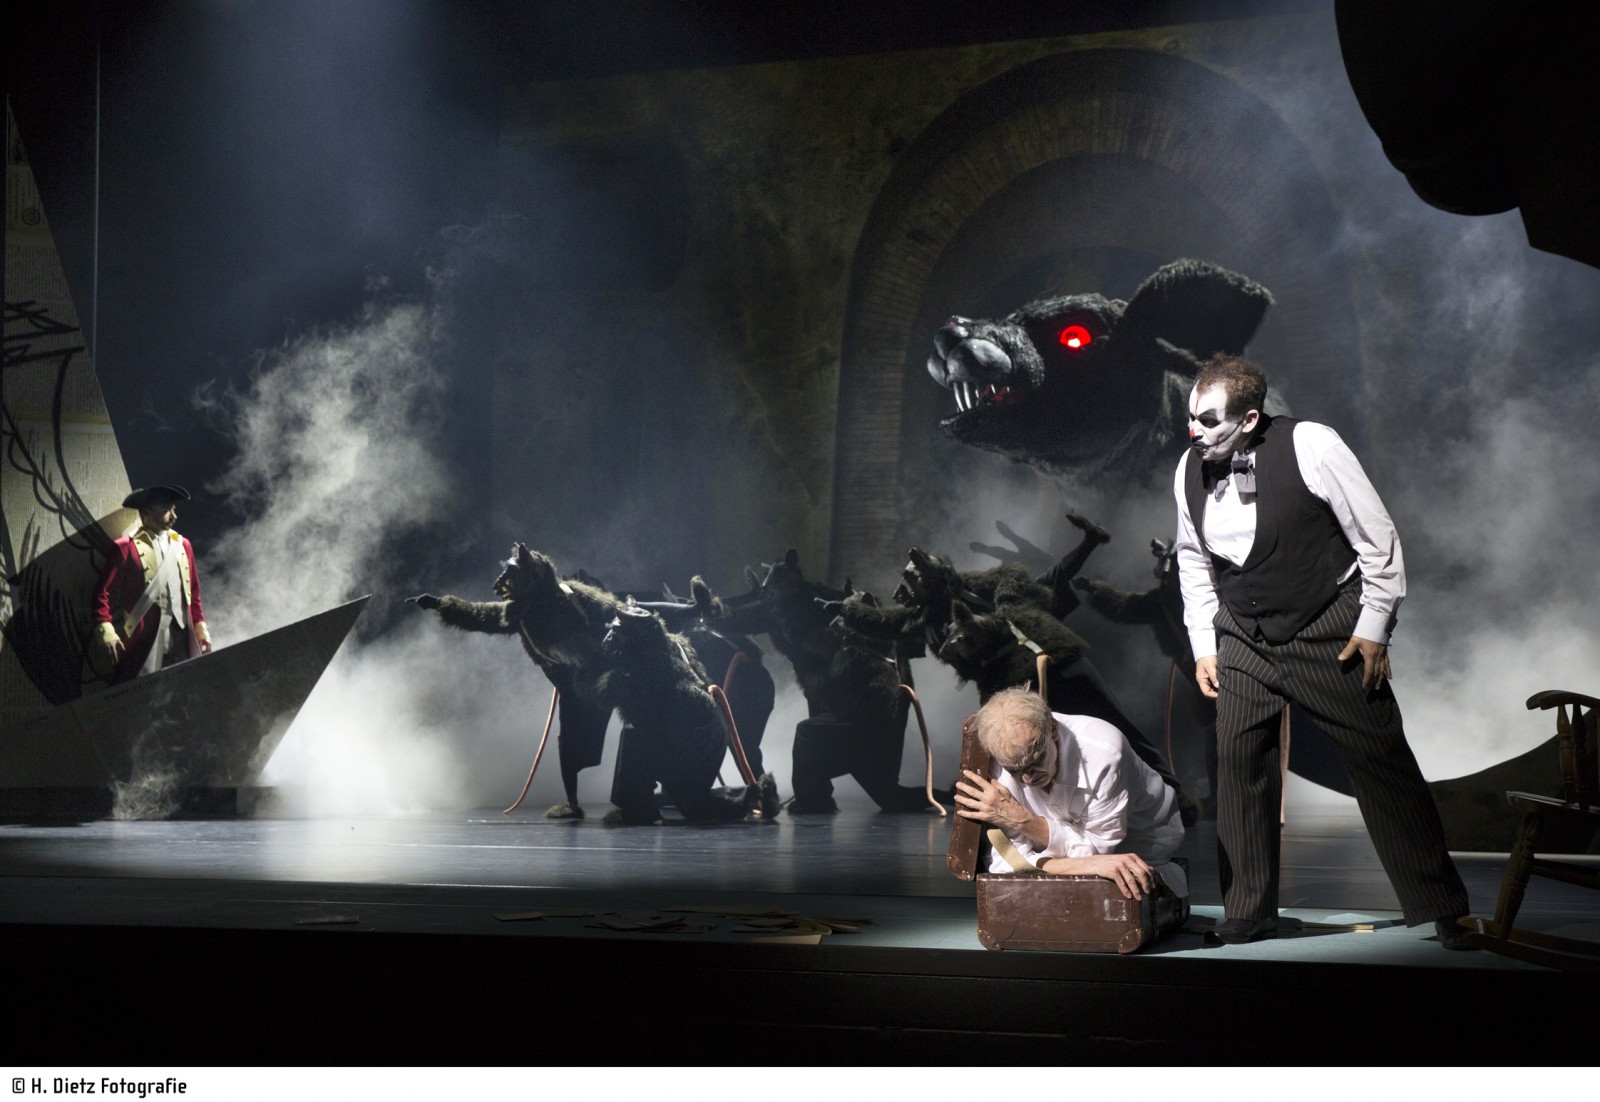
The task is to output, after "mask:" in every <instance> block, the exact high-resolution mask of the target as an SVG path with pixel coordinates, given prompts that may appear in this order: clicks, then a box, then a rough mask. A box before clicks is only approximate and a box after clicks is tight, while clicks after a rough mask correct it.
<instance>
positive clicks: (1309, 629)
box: [1173, 356, 1468, 949]
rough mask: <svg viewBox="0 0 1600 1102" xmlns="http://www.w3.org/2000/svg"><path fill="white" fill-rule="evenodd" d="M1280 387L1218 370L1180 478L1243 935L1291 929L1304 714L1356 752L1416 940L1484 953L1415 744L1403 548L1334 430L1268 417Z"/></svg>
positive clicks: (1356, 777)
mask: <svg viewBox="0 0 1600 1102" xmlns="http://www.w3.org/2000/svg"><path fill="white" fill-rule="evenodd" d="M1266 392H1267V383H1266V378H1265V377H1264V376H1263V375H1262V373H1261V371H1260V370H1259V369H1258V368H1256V367H1255V366H1254V365H1253V364H1250V363H1249V362H1248V361H1246V360H1244V359H1242V358H1240V357H1237V356H1216V357H1214V358H1213V359H1212V360H1211V361H1210V362H1208V363H1207V364H1206V366H1205V368H1204V369H1203V370H1202V371H1201V373H1200V375H1199V377H1198V378H1197V379H1196V381H1195V386H1194V390H1193V391H1192V392H1191V394H1190V396H1189V441H1190V449H1189V453H1188V454H1186V455H1185V456H1184V457H1183V459H1181V460H1180V461H1179V463H1178V470H1177V475H1176V478H1175V480H1174V483H1173V492H1174V495H1175V496H1176V498H1177V505H1178V543H1177V557H1178V573H1179V582H1180V584H1181V586H1182V589H1183V604H1184V622H1185V625H1186V626H1187V628H1188V630H1189V639H1190V642H1191V643H1192V645H1193V647H1194V654H1195V680H1196V681H1197V682H1198V683H1199V686H1200V691H1201V692H1203V693H1205V694H1206V696H1208V697H1212V698H1214V699H1215V700H1216V701H1217V754H1218V766H1217V771H1218V782H1219V789H1220V791H1219V792H1218V803H1217V841H1218V846H1219V849H1220V851H1221V854H1220V856H1221V877H1222V890H1223V902H1224V908H1225V914H1226V917H1225V920H1224V921H1223V923H1222V925H1221V926H1219V927H1218V928H1217V929H1216V930H1214V931H1212V935H1211V937H1212V939H1213V940H1216V941H1222V942H1225V943H1231V944H1238V943H1242V942H1247V941H1254V940H1256V939H1258V938H1263V937H1271V936H1273V935H1274V934H1275V933H1276V931H1277V925H1278V842H1279V837H1278V834H1279V807H1280V806H1281V800H1282V774H1281V772H1280V770H1279V761H1278V716H1279V714H1280V712H1281V711H1282V708H1283V706H1284V705H1285V704H1287V703H1290V702H1293V703H1295V704H1298V705H1300V706H1301V707H1302V708H1303V709H1305V711H1306V712H1308V713H1309V714H1310V715H1311V716H1312V717H1313V718H1314V719H1315V720H1316V722H1317V725H1318V726H1319V727H1321V728H1322V729H1323V730H1324V731H1325V732H1327V734H1328V736H1329V737H1330V738H1331V739H1332V740H1333V743H1334V745H1335V746H1336V747H1337V748H1338V750H1339V754H1340V756H1341V757H1342V758H1343V759H1344V763H1345V766H1346V767H1347V768H1348V770H1349V772H1350V779H1351V782H1352V783H1353V784H1354V786H1355V792H1356V800H1357V802H1358V804H1359V805H1360V808H1361V814H1362V817H1363V819H1364V820H1365V821H1366V824H1367V830H1368V831H1369V832H1370V833H1371V835H1372V840H1373V844H1374V846H1375V848H1376V849H1377V851H1378V857H1379V859H1380V860H1381V861H1382V862H1383V867H1384V871H1385V872H1387V873H1388V875H1389V880H1390V882H1391V883H1392V884H1393V885H1394V889H1395V893H1396V895H1398V896H1399V898H1400V905H1401V908H1402V910H1403V911H1404V913H1405V918H1406V922H1407V924H1408V925H1412V926H1416V925H1419V924H1421V923H1424V922H1430V921H1431V922H1434V923H1435V924H1436V930H1437V933H1438V936H1439V940H1440V942H1441V943H1442V944H1444V945H1445V946H1446V947H1447V948H1452V949H1455V948H1467V946H1466V945H1465V943H1464V941H1463V937H1464V934H1465V931H1464V930H1462V929H1461V927H1460V926H1459V925H1458V924H1457V922H1456V919H1457V918H1459V917H1460V916H1461V915H1463V914H1465V913H1466V912H1467V910H1468V901H1467V892H1466V888H1465V887H1464V886H1463V885H1462V883H1461V877H1460V876H1459V875H1458V874H1457V872H1456V868H1455V865H1454V863H1453V862H1452V861H1451V859H1450V854H1449V853H1448V852H1447V851H1446V849H1445V842H1444V829H1443V827H1442V826H1441V825H1440V822H1439V812H1438V808H1437V807H1436V806H1435V805H1434V802H1433V797H1432V795H1431V794H1430V793H1429V791H1428V788H1427V784H1426V783H1425V782H1424V781H1423V779H1422V773H1421V771H1420V770H1419V769H1418V768H1417V763H1416V758H1415V757H1414V756H1413V755H1412V753H1411V748H1410V746H1408V745H1407V744H1406V739H1405V731H1404V728H1403V727H1402V725H1401V719H1400V709H1399V706H1398V705H1397V704H1396V702H1395V698H1394V693H1393V692H1392V691H1391V690H1390V687H1389V678H1390V670H1389V655H1388V643H1389V635H1390V632H1391V631H1393V629H1394V623H1395V613H1396V610H1397V609H1398V608H1399V606H1400V601H1401V599H1402V598H1403V597H1404V596H1405V567H1404V562H1403V560H1402V558H1401V553H1400V540H1399V537H1398V536H1397V535H1396V533H1395V530H1394V525H1393V523H1392V522H1391V521H1390V519H1389V514H1388V512H1387V511H1386V510H1385V509H1384V507H1383V502H1382V501H1381V500H1380V499H1379V497H1378V494H1377V491H1376V490H1374V489H1373V488H1372V483H1371V482H1369V481H1368V480H1367V476H1366V473H1365V472H1364V471H1363V470H1362V468H1361V464H1360V462H1359V461H1358V460H1357V459H1356V457H1355V455H1354V454H1353V453H1352V452H1351V451H1350V449H1349V448H1348V447H1347V446H1346V445H1345V443H1344V441H1343V440H1341V439H1340V438H1339V435H1338V433H1336V432H1334V431H1333V429H1331V428H1329V427H1327V426H1326V425H1319V424H1315V423H1313V422H1310V421H1297V420H1295V419H1294V418H1291V417H1282V416H1278V417H1267V416H1265V415H1263V413H1262V412H1261V410H1262V406H1263V404H1264V403H1265V400H1266Z"/></svg>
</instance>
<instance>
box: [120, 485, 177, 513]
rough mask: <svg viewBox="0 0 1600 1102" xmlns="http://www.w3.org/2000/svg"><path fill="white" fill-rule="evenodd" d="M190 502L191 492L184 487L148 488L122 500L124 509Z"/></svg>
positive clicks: (134, 492) (136, 491)
mask: <svg viewBox="0 0 1600 1102" xmlns="http://www.w3.org/2000/svg"><path fill="white" fill-rule="evenodd" d="M188 500H189V491H188V490H185V489H184V488H183V487H182V486H147V487H145V488H144V489H143V490H135V491H133V493H131V494H129V495H128V496H127V497H125V498H123V499H122V507H123V508H124V509H143V508H146V507H147V506H151V505H166V504H173V505H175V504H177V503H178V502H180V501H188Z"/></svg>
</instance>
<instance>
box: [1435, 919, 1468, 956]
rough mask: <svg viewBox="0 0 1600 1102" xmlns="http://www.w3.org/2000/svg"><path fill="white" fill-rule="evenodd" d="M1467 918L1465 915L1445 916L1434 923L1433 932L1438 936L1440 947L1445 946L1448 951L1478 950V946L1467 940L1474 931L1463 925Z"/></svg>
mask: <svg viewBox="0 0 1600 1102" xmlns="http://www.w3.org/2000/svg"><path fill="white" fill-rule="evenodd" d="M1465 917H1466V916H1465V915H1445V916H1444V917H1443V918H1441V919H1439V920H1437V921H1436V922H1434V924H1433V932H1434V933H1435V934H1437V935H1438V937H1439V944H1440V945H1443V946H1444V947H1445V948H1446V949H1476V948H1477V946H1476V945H1473V944H1472V943H1471V942H1470V941H1468V940H1467V938H1468V937H1470V936H1471V934H1472V931H1471V930H1469V929H1467V927H1465V926H1463V925H1461V920H1462V919H1463V918H1465Z"/></svg>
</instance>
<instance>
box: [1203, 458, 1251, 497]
mask: <svg viewBox="0 0 1600 1102" xmlns="http://www.w3.org/2000/svg"><path fill="white" fill-rule="evenodd" d="M1229 478H1232V479H1233V487H1234V489H1236V490H1237V491H1239V493H1240V494H1241V495H1243V494H1253V493H1255V492H1256V464H1255V455H1254V453H1253V452H1234V453H1233V455H1231V456H1229V458H1228V461H1227V462H1226V463H1224V462H1222V461H1221V460H1218V461H1217V462H1215V463H1207V464H1206V465H1205V483H1206V489H1207V491H1209V492H1211V493H1212V495H1213V496H1215V497H1216V498H1218V499H1219V500H1220V499H1221V497H1222V486H1223V483H1225V482H1226V481H1227V480H1228V479H1229Z"/></svg>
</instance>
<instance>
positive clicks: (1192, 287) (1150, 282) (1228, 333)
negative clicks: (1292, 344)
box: [1116, 260, 1272, 363]
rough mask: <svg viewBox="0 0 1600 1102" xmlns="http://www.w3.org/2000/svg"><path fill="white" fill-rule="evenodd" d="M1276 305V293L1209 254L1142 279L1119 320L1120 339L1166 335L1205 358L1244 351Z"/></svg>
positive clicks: (1177, 262) (1197, 357)
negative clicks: (1215, 261) (1213, 260)
mask: <svg viewBox="0 0 1600 1102" xmlns="http://www.w3.org/2000/svg"><path fill="white" fill-rule="evenodd" d="M1271 305H1272V293H1271V292H1270V291H1268V290H1267V289H1266V288H1265V287H1263V286H1262V285H1261V284H1259V283H1257V282H1256V281H1255V280H1253V279H1250V278H1249V277H1247V276H1242V275H1240V274H1239V273H1238V272H1231V271H1229V270H1228V269H1227V268H1223V267H1220V266H1219V265H1216V264H1212V263H1209V262H1207V261H1204V260H1174V261H1172V262H1171V263H1170V264H1163V265H1162V266H1161V267H1160V268H1158V269H1157V270H1156V272H1155V274H1153V275H1152V276H1150V278H1148V279H1146V280H1145V281H1144V282H1143V283H1141V284H1140V285H1139V289H1138V290H1137V291H1135V292H1134V293H1133V298H1131V299H1129V300H1128V308H1127V309H1126V310H1125V311H1123V314H1122V319H1121V321H1119V322H1118V323H1117V332H1116V340H1118V341H1124V340H1145V341H1153V340H1156V339H1158V338H1159V339H1161V340H1165V341H1166V342H1167V343H1168V344H1170V345H1171V346H1172V347H1174V348H1178V349H1183V350H1186V351H1188V352H1189V353H1191V354H1192V355H1193V357H1194V359H1195V360H1197V361H1199V362H1201V363H1204V362H1205V361H1206V360H1208V359H1210V358H1211V357H1212V356H1214V355H1216V354H1217V353H1218V352H1227V353H1232V354H1234V355H1237V354H1238V353H1240V352H1243V351H1244V346H1245V345H1247V344H1249V343H1250V338H1252V337H1253V336H1255V333H1256V330H1257V329H1259V328H1260V327H1261V319H1262V318H1264V317H1265V316H1266V313H1267V308H1268V307H1269V306H1271Z"/></svg>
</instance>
